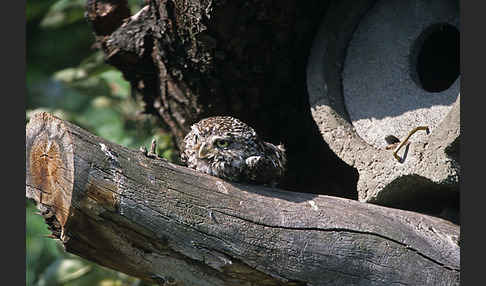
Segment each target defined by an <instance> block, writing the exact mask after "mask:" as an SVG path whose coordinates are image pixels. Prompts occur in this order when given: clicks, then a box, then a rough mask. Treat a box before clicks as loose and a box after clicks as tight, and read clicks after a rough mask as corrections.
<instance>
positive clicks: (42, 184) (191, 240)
mask: <svg viewBox="0 0 486 286" xmlns="http://www.w3.org/2000/svg"><path fill="white" fill-rule="evenodd" d="M26 172H27V174H26V196H27V197H28V198H31V199H33V200H35V201H36V203H37V207H38V208H39V209H40V210H41V213H42V214H43V216H44V218H45V219H46V222H47V224H48V226H49V228H50V229H51V231H52V232H53V235H54V236H55V237H57V238H59V239H60V240H61V242H62V243H63V245H64V247H65V249H66V251H68V252H71V253H74V254H77V255H79V256H81V257H84V258H86V259H89V260H92V261H94V262H96V263H99V264H100V265H103V266H107V267H110V268H113V269H116V270H118V271H122V272H125V273H127V274H130V275H133V276H136V277H140V278H142V279H144V280H146V281H150V282H158V283H160V284H163V283H162V282H163V281H166V282H167V281H169V282H174V283H178V284H177V285H458V284H459V274H460V261H459V250H460V248H459V245H458V240H459V227H458V226H456V225H454V224H451V223H450V222H448V221H445V220H442V219H439V218H435V217H430V216H426V215H421V214H417V213H413V212H409V211H403V210H397V209H391V208H386V207H381V206H376V205H370V204H366V203H361V202H357V201H353V200H348V199H343V198H336V197H330V196H324V195H313V194H307V193H296V192H289V191H284V190H280V189H271V188H266V187H260V186H250V185H240V184H235V183H229V182H226V181H223V180H221V179H218V178H215V177H211V176H208V175H205V174H201V173H198V172H195V171H193V170H191V169H188V168H186V167H183V166H178V165H174V164H171V163H169V162H167V161H165V160H162V159H151V158H148V157H146V156H145V155H144V154H143V153H141V152H139V151H135V150H130V149H127V148H124V147H122V146H119V145H116V144H113V143H110V142H108V141H106V140H104V139H102V138H99V137H96V136H94V135H92V134H90V133H89V132H87V131H85V130H83V129H81V128H79V127H77V126H75V125H73V124H71V123H69V122H66V121H63V120H61V119H58V118H56V117H54V116H52V115H50V114H47V113H38V114H36V115H35V116H34V117H33V118H32V119H31V121H30V122H29V124H28V125H27V127H26ZM179 283H180V284H179Z"/></svg>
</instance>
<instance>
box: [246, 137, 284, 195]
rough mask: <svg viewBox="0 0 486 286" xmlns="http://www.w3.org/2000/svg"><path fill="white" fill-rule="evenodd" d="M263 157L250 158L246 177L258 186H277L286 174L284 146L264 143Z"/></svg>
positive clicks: (247, 163)
mask: <svg viewBox="0 0 486 286" xmlns="http://www.w3.org/2000/svg"><path fill="white" fill-rule="evenodd" d="M264 144H265V148H264V153H263V154H262V155H256V156H250V157H248V158H247V159H246V160H245V162H246V165H247V168H246V172H245V173H246V177H247V179H248V180H249V181H251V182H254V183H257V184H266V185H272V186H275V185H276V184H277V183H278V181H279V180H280V179H281V177H282V176H283V175H284V172H285V165H286V157H285V149H284V148H283V146H281V145H279V146H275V145H273V144H270V143H266V142H265V143H264Z"/></svg>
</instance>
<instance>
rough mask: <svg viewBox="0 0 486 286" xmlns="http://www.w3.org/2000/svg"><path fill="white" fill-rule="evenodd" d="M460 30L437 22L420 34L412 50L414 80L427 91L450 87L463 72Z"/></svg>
mask: <svg viewBox="0 0 486 286" xmlns="http://www.w3.org/2000/svg"><path fill="white" fill-rule="evenodd" d="M459 46H460V33H459V30H458V29H457V28H456V27H454V26H452V25H450V24H446V23H440V24H434V25H431V26H430V27H428V28H427V29H425V30H424V31H423V32H422V34H421V35H420V36H419V37H418V38H417V40H416V42H415V45H414V47H413V50H412V69H410V70H411V71H415V72H416V74H412V78H413V79H414V81H415V82H416V83H417V84H418V85H419V86H420V87H421V88H423V89H424V90H425V91H428V92H441V91H444V90H446V89H448V88H449V87H450V86H451V85H452V84H453V83H454V82H455V81H456V79H457V78H458V77H459V73H460V54H459Z"/></svg>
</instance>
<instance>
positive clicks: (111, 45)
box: [86, 0, 358, 198]
mask: <svg viewBox="0 0 486 286" xmlns="http://www.w3.org/2000/svg"><path fill="white" fill-rule="evenodd" d="M147 2H148V5H147V6H145V7H144V8H143V9H141V11H140V12H138V13H137V14H136V15H133V16H131V17H129V10H128V8H127V7H126V1H112V0H90V1H88V5H87V14H86V15H87V20H88V22H89V23H91V25H92V27H93V30H94V33H95V36H96V38H97V43H98V45H99V47H100V48H101V49H102V50H103V51H104V53H105V56H106V61H107V62H108V63H110V64H112V65H114V66H115V67H116V68H118V69H119V70H120V71H122V73H123V74H124V76H125V78H126V79H127V80H128V81H130V83H131V85H132V87H133V88H134V89H135V90H137V91H138V92H139V93H141V94H142V95H143V101H144V103H145V112H146V113H150V114H154V115H155V116H157V117H158V118H160V119H161V124H163V125H164V126H166V128H167V129H168V131H169V132H170V133H171V134H173V135H174V138H175V141H176V142H177V143H178V144H177V145H179V144H180V143H181V141H182V139H183V138H184V135H185V134H186V133H187V132H188V131H189V127H190V126H191V124H193V123H194V122H196V121H198V120H200V119H202V118H204V117H208V116H211V115H232V116H234V117H237V118H239V119H241V120H242V121H243V122H246V123H247V124H249V125H250V126H252V127H253V128H255V130H256V131H257V133H258V134H259V135H260V136H261V137H263V139H264V140H265V141H268V142H272V143H275V144H280V143H283V144H284V145H285V147H286V149H287V158H288V172H287V176H286V177H285V179H284V182H283V184H282V187H284V188H285V189H288V190H300V191H305V192H313V193H320V194H333V195H339V196H341V197H347V198H357V192H356V183H357V179H358V173H357V171H356V170H355V169H353V168H351V167H349V166H348V165H346V164H345V163H344V162H343V161H342V160H340V159H339V158H338V157H337V156H336V155H335V154H334V153H333V152H332V151H331V150H330V149H329V147H328V146H327V144H326V143H325V142H324V141H323V139H322V137H321V135H320V132H319V129H318V128H317V125H316V124H315V122H314V121H313V119H312V117H311V113H310V107H309V103H308V95H307V89H306V83H305V70H306V64H307V57H308V55H309V51H310V47H311V45H312V40H313V39H314V35H315V32H316V31H317V28H318V27H319V24H320V21H321V17H322V14H323V13H324V12H325V9H326V7H327V5H328V1H321V0H309V1H295V0H280V1H223V0H214V1H210V0H174V1H170V0H150V1H147ZM304 166H305V167H304Z"/></svg>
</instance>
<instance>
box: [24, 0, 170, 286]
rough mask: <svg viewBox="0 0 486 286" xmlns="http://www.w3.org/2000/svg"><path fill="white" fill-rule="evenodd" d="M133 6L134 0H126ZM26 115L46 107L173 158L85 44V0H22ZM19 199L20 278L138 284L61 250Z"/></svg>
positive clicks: (115, 74)
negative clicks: (22, 212)
mask: <svg viewBox="0 0 486 286" xmlns="http://www.w3.org/2000/svg"><path fill="white" fill-rule="evenodd" d="M128 2H129V3H130V5H131V9H132V12H136V11H137V10H138V9H140V6H139V4H140V2H141V1H139V0H130V1H128ZM26 4H27V5H26V16H27V23H26V36H27V47H26V48H27V74H26V82H27V108H26V118H27V121H28V120H29V119H30V117H31V116H32V114H34V113H35V112H39V111H47V112H50V113H52V114H54V115H56V116H58V117H60V118H63V119H65V120H68V121H70V122H73V123H75V124H77V125H79V126H81V127H83V128H85V129H87V130H89V131H90V132H92V133H94V134H96V135H98V136H100V137H103V138H105V139H107V140H109V141H111V142H114V143H117V144H120V145H123V146H126V147H129V148H135V149H138V148H139V147H140V146H146V147H147V148H148V147H149V146H150V142H151V140H152V138H154V137H155V138H156V139H157V142H158V153H159V155H161V156H163V157H165V158H167V159H168V160H171V161H172V160H173V159H174V156H175V152H174V146H173V143H172V138H171V136H170V135H169V134H165V133H164V132H162V130H160V129H158V128H156V127H155V126H157V122H156V120H155V118H153V117H149V116H146V115H143V114H139V112H140V110H142V106H141V105H140V104H141V103H140V102H139V101H136V100H135V99H134V97H133V96H132V95H131V90H130V85H129V83H128V82H127V81H125V80H124V78H123V76H122V75H121V73H120V72H119V71H118V70H116V69H114V68H113V67H111V66H109V65H107V64H105V63H104V60H103V54H102V53H101V52H100V51H95V50H93V49H92V48H91V46H92V45H93V41H94V36H93V35H92V31H91V28H90V27H89V25H88V23H87V22H86V21H85V19H84V12H85V11H84V6H85V4H86V0H28V1H27V3H26ZM36 211H37V210H36V208H35V206H34V205H33V203H32V202H31V201H28V200H27V201H26V252H27V256H26V278H27V285H80V286H82V285H105V286H107V285H140V286H141V285H143V283H142V282H141V281H139V280H138V279H135V278H132V277H129V276H127V275H125V274H122V273H118V272H115V271H113V270H110V269H106V268H103V267H101V266H99V265H96V264H93V263H91V262H88V261H85V260H83V259H81V258H79V257H77V256H74V255H71V254H68V253H66V252H65V251H64V250H63V248H62V246H61V244H60V243H59V242H57V241H55V240H53V239H51V238H48V237H46V236H47V235H49V234H50V231H49V230H48V229H47V226H46V224H45V222H44V219H43V218H42V217H41V216H39V215H37V214H35V213H36Z"/></svg>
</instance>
